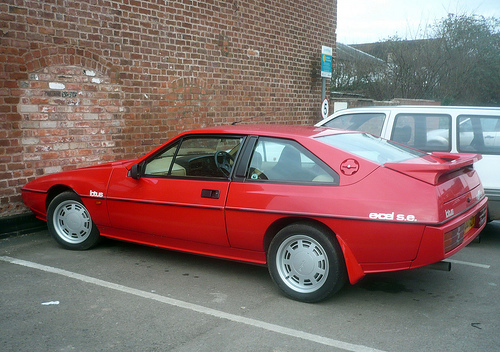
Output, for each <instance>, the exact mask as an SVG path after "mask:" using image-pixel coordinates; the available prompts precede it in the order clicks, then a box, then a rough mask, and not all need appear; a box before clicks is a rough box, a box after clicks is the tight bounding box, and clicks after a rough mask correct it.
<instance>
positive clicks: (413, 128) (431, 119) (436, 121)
mask: <svg viewBox="0 0 500 352" xmlns="http://www.w3.org/2000/svg"><path fill="white" fill-rule="evenodd" d="M450 137H451V116H450V115H444V114H443V115H441V114H440V115H437V114H413V113H411V114H408V113H405V114H398V115H397V116H396V117H395V119H394V126H393V129H392V134H391V140H393V141H395V142H398V143H401V144H405V145H407V146H410V147H412V148H416V149H420V150H424V151H426V152H449V151H450V150H451V138H450Z"/></svg>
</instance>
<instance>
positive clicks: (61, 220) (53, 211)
mask: <svg viewBox="0 0 500 352" xmlns="http://www.w3.org/2000/svg"><path fill="white" fill-rule="evenodd" d="M47 227H48V228H49V232H50V234H51V235H52V237H54V239H55V240H56V241H57V243H59V244H60V245H61V246H62V247H64V248H66V249H72V250H85V249H89V248H92V247H93V246H95V245H96V244H97V243H98V242H99V240H100V239H101V236H100V234H99V230H98V229H97V227H96V226H95V224H94V222H93V221H92V218H91V217H90V213H89V212H88V210H87V208H85V206H84V205H83V203H82V201H81V199H80V197H79V196H78V195H77V194H75V193H73V192H64V193H61V194H59V195H57V196H56V197H55V198H54V199H53V200H52V201H51V202H50V204H49V208H48V209H47Z"/></svg>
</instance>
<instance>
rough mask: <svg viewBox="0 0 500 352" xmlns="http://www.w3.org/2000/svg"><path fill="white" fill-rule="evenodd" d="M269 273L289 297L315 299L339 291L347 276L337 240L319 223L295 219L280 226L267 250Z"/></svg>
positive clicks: (306, 299)
mask: <svg viewBox="0 0 500 352" xmlns="http://www.w3.org/2000/svg"><path fill="white" fill-rule="evenodd" d="M267 263H268V269H269V273H270V275H271V278H272V279H273V281H274V282H275V283H276V285H278V287H279V288H280V289H281V290H282V291H283V292H284V293H285V294H286V295H287V296H289V297H290V298H293V299H295V300H297V301H301V302H310V303H312V302H319V301H322V300H324V299H326V298H328V297H330V296H332V295H333V294H334V293H336V292H337V291H339V290H340V289H341V288H342V286H344V284H345V282H346V278H347V272H346V268H345V262H344V258H343V255H342V251H341V249H340V246H339V244H338V243H337V241H336V240H335V239H334V238H332V236H331V235H330V236H329V235H327V234H325V233H324V231H322V230H321V228H320V227H316V226H314V225H310V224H305V223H296V224H292V225H289V226H287V227H285V228H283V229H282V230H280V231H279V232H278V233H277V234H276V236H275V237H274V238H273V240H272V241H271V244H270V246H269V250H268V252H267Z"/></svg>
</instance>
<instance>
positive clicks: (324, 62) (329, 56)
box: [321, 45, 333, 118]
mask: <svg viewBox="0 0 500 352" xmlns="http://www.w3.org/2000/svg"><path fill="white" fill-rule="evenodd" d="M332 63H333V50H332V48H331V47H329V46H324V45H323V46H321V100H322V101H323V103H322V104H321V116H323V118H325V117H326V116H324V115H325V114H324V112H323V111H324V110H325V106H326V115H327V116H328V99H327V97H326V79H327V78H332ZM325 101H326V102H325Z"/></svg>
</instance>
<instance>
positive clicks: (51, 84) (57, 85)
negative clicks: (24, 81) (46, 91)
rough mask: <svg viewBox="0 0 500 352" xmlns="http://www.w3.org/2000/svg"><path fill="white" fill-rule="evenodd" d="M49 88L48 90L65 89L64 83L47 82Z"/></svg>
mask: <svg viewBox="0 0 500 352" xmlns="http://www.w3.org/2000/svg"><path fill="white" fill-rule="evenodd" d="M49 88H50V89H64V88H66V85H65V84H64V83H58V82H49Z"/></svg>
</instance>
